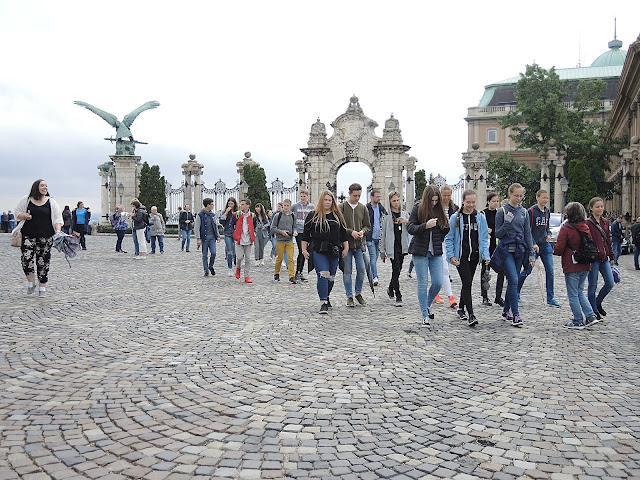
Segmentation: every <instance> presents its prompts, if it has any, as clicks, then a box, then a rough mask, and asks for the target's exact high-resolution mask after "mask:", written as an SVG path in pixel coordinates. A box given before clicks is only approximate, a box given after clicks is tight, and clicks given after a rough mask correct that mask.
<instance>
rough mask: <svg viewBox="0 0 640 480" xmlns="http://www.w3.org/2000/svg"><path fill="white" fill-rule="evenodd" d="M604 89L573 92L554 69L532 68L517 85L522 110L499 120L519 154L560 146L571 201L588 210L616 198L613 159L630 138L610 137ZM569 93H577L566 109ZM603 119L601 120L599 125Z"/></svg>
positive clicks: (594, 84)
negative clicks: (610, 177) (595, 200)
mask: <svg viewBox="0 0 640 480" xmlns="http://www.w3.org/2000/svg"><path fill="white" fill-rule="evenodd" d="M605 87H606V83H605V82H604V81H602V80H593V81H589V82H585V81H580V82H579V83H578V84H577V86H572V85H571V84H570V83H569V82H567V81H563V80H560V77H559V76H558V74H557V73H556V72H555V69H553V68H552V69H551V70H548V71H547V70H545V69H544V68H541V67H540V66H538V65H535V64H534V65H527V67H526V71H525V73H524V74H523V75H522V76H521V78H520V80H518V83H517V84H516V93H515V97H516V100H517V101H518V107H517V109H516V110H514V111H511V112H509V113H508V114H507V115H505V116H503V117H501V118H500V119H499V120H498V121H499V122H500V125H501V126H502V127H503V128H506V127H511V129H512V131H513V132H514V133H513V134H512V135H510V137H511V138H512V139H513V140H514V141H515V142H516V143H517V145H518V147H517V149H518V150H522V149H531V150H534V151H536V152H543V151H546V150H547V148H548V147H549V141H550V140H551V139H552V138H553V139H554V140H556V142H557V145H558V148H559V149H561V150H563V151H564V153H565V161H566V165H567V169H566V176H567V179H568V181H569V185H570V186H569V193H568V199H569V200H571V201H578V202H581V203H583V204H587V203H588V202H589V200H590V199H591V198H592V197H593V196H594V195H599V196H602V197H604V198H611V196H612V194H613V185H612V184H611V183H610V182H606V180H605V175H606V172H607V171H608V170H609V168H610V167H609V165H610V157H611V156H612V155H616V154H617V152H619V151H620V149H621V148H622V147H623V146H624V145H626V138H618V139H616V138H611V136H610V135H609V132H608V128H607V127H608V120H606V119H605V118H604V111H603V110H602V108H603V107H602V106H601V97H602V94H603V91H604V89H605ZM569 93H573V105H572V106H571V108H567V107H566V105H565V103H564V102H565V99H566V98H567V97H568V95H569ZM599 115H600V116H601V117H600V120H594V119H597V118H598V116H599ZM523 125H524V126H523ZM552 186H553V183H552Z"/></svg>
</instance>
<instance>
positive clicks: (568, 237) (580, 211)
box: [553, 202, 598, 330]
mask: <svg viewBox="0 0 640 480" xmlns="http://www.w3.org/2000/svg"><path fill="white" fill-rule="evenodd" d="M564 213H565V215H566V217H567V222H566V223H565V224H564V225H563V226H562V228H561V229H560V232H558V239H557V240H556V245H555V247H553V254H554V255H559V256H561V257H562V271H563V272H564V281H565V284H566V286H567V297H569V306H570V307H571V312H572V313H573V320H572V321H571V322H569V323H567V324H566V325H565V327H566V328H568V329H571V330H582V329H584V327H590V326H591V325H594V324H596V323H598V319H597V318H596V316H595V315H594V312H593V308H591V304H590V303H589V300H588V299H587V297H586V295H585V294H584V284H585V281H586V280H587V277H588V275H589V270H591V264H589V263H578V262H576V261H575V257H574V253H575V252H576V251H577V250H580V249H581V247H582V238H581V236H582V235H585V236H588V237H589V238H591V232H590V231H589V227H588V226H587V222H585V220H586V218H587V213H586V212H585V210H584V207H583V206H582V204H580V203H578V202H570V203H569V204H567V206H566V207H564ZM583 314H584V316H585V320H584V321H583V317H582V315H583Z"/></svg>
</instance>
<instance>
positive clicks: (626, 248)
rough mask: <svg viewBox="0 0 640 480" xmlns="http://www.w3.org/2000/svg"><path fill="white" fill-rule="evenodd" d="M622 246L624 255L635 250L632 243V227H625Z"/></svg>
mask: <svg viewBox="0 0 640 480" xmlns="http://www.w3.org/2000/svg"><path fill="white" fill-rule="evenodd" d="M621 247H622V254H623V255H626V254H628V253H631V252H632V251H633V245H632V244H631V228H625V230H624V237H623V238H622V244H621Z"/></svg>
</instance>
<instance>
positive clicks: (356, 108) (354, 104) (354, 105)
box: [347, 93, 364, 113]
mask: <svg viewBox="0 0 640 480" xmlns="http://www.w3.org/2000/svg"><path fill="white" fill-rule="evenodd" d="M347 113H364V112H363V110H362V108H361V107H360V101H359V100H358V97H356V94H355V93H354V94H353V96H352V97H351V99H350V100H349V107H348V108H347Z"/></svg>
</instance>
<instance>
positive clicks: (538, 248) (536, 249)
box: [533, 245, 540, 253]
mask: <svg viewBox="0 0 640 480" xmlns="http://www.w3.org/2000/svg"><path fill="white" fill-rule="evenodd" d="M533 251H534V252H536V253H539V252H540V247H539V246H538V245H534V246H533Z"/></svg>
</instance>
